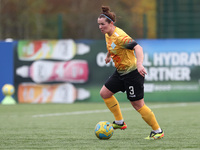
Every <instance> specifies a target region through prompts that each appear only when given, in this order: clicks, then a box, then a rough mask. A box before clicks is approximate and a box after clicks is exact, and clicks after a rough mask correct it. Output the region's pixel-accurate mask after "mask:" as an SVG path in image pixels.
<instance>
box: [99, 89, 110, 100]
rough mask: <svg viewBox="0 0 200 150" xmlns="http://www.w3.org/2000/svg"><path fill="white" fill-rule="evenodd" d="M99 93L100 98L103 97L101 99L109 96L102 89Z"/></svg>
mask: <svg viewBox="0 0 200 150" xmlns="http://www.w3.org/2000/svg"><path fill="white" fill-rule="evenodd" d="M99 94H100V96H101V98H103V99H106V98H109V97H107V95H106V93H105V92H104V91H103V90H100V93H99Z"/></svg>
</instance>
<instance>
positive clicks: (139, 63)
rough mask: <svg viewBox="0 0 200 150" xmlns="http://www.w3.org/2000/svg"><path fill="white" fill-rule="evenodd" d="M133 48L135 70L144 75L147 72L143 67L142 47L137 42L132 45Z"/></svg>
mask: <svg viewBox="0 0 200 150" xmlns="http://www.w3.org/2000/svg"><path fill="white" fill-rule="evenodd" d="M134 49H135V54H136V58H137V70H138V72H139V73H140V74H141V75H142V76H143V77H144V76H145V74H147V72H146V71H145V68H144V66H143V64H142V63H143V58H144V54H143V48H142V47H141V46H140V45H139V44H137V45H135V46H134Z"/></svg>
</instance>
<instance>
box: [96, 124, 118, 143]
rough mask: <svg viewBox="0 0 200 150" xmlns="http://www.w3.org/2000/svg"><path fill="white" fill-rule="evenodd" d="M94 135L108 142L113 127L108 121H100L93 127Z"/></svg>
mask: <svg viewBox="0 0 200 150" xmlns="http://www.w3.org/2000/svg"><path fill="white" fill-rule="evenodd" d="M94 132H95V135H96V136H97V137H98V138H99V139H101V140H102V139H103V140H108V139H109V138H111V136H112V135H113V133H114V129H113V126H112V124H111V123H110V122H108V121H100V122H98V123H97V124H96V126H95V131H94Z"/></svg>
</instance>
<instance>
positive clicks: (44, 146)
mask: <svg viewBox="0 0 200 150" xmlns="http://www.w3.org/2000/svg"><path fill="white" fill-rule="evenodd" d="M147 105H148V106H149V107H150V108H152V110H153V112H154V113H155V115H156V118H157V120H158V122H159V124H160V126H161V128H162V129H163V130H164V132H165V137H164V138H163V139H161V140H154V141H153V140H150V141H149V140H144V138H145V137H146V136H148V135H149V133H150V131H151V128H150V127H149V126H148V125H147V124H146V123H145V122H144V121H143V120H142V119H141V117H140V114H138V113H137V112H136V111H135V110H134V109H132V107H131V106H130V103H120V106H121V108H122V113H123V116H124V119H125V121H126V124H127V125H128V128H127V129H126V130H124V131H121V130H115V131H114V134H113V136H112V137H111V138H110V139H109V140H99V139H97V138H96V136H95V134H94V127H95V125H96V123H97V122H99V121H102V120H107V121H109V122H112V121H113V120H114V117H113V115H112V114H111V113H110V112H109V111H107V108H106V106H105V104H104V103H75V104H17V105H0V149H3V150H5V149H20V150H25V149H26V150H29V149H38V150H68V149H69V150H73V149H74V150H75V149H77V150H80V149H82V150H86V149H87V150H98V149H99V150H102V149H108V150H109V149H120V150H122V149H124V150H129V149H148V150H149V149H162V150H163V149H193V150H194V149H200V144H199V141H200V136H199V135H200V130H199V124H200V119H199V115H200V109H199V108H200V103H184V104H183V103H147ZM97 110H103V111H102V112H101V111H97Z"/></svg>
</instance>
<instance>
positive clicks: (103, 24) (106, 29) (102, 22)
mask: <svg viewBox="0 0 200 150" xmlns="http://www.w3.org/2000/svg"><path fill="white" fill-rule="evenodd" d="M97 22H98V24H99V29H100V30H101V32H102V33H103V34H106V33H110V32H111V29H112V23H108V22H107V21H106V18H98V20H97Z"/></svg>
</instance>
